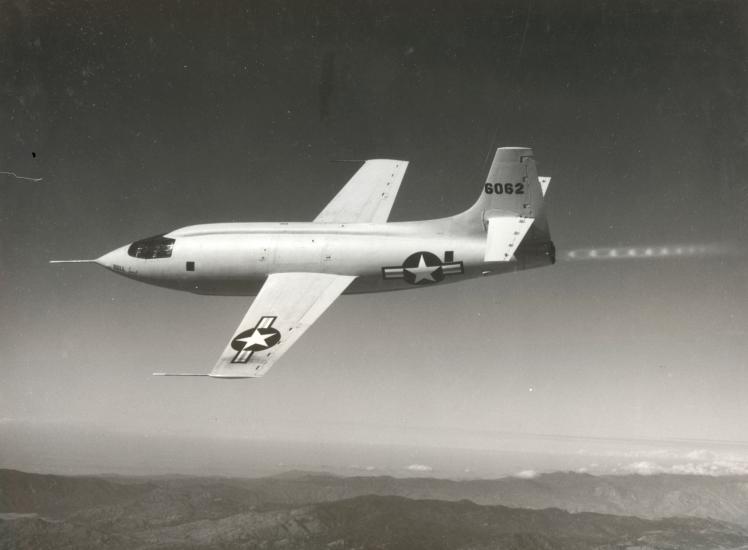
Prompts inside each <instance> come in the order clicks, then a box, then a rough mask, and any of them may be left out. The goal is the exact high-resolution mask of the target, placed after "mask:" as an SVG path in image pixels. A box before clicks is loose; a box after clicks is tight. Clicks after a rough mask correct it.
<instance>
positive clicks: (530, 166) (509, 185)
mask: <svg viewBox="0 0 748 550" xmlns="http://www.w3.org/2000/svg"><path fill="white" fill-rule="evenodd" d="M549 182H550V178H545V177H543V178H538V172H537V168H536V166H535V158H534V156H533V152H532V149H529V148H527V147H501V148H499V149H497V150H496V155H495V156H494V159H493V163H492V164H491V169H490V170H489V172H488V177H487V178H486V183H485V185H484V186H483V189H482V190H481V194H480V197H479V198H478V200H477V202H476V203H475V204H474V205H473V206H472V207H470V208H469V209H468V210H466V211H465V212H463V213H462V214H459V215H457V216H455V218H454V222H455V223H456V225H457V226H458V227H459V228H460V229H462V230H466V231H469V232H471V233H474V232H486V255H485V261H487V262H493V261H508V260H510V259H512V257H515V256H517V257H519V255H521V254H520V252H521V249H524V250H525V251H528V250H530V249H533V255H535V254H537V252H538V250H535V249H538V248H540V249H543V250H546V252H545V253H543V255H545V256H550V257H551V261H553V257H552V256H553V243H552V242H551V239H550V233H549V230H548V222H547V220H546V217H545V212H544V209H543V196H544V195H545V191H546V189H547V188H548V184H549Z"/></svg>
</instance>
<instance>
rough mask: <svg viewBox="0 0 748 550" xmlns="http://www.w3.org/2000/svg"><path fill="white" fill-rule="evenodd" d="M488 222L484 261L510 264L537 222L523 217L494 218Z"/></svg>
mask: <svg viewBox="0 0 748 550" xmlns="http://www.w3.org/2000/svg"><path fill="white" fill-rule="evenodd" d="M487 221H488V235H487V237H486V254H485V256H484V258H483V261H485V262H508V261H509V260H511V259H512V258H513V257H514V252H515V251H516V250H517V248H518V247H519V245H520V243H521V242H522V239H524V238H525V235H526V234H527V231H528V230H529V229H530V226H532V222H533V221H535V220H534V219H533V218H525V217H522V216H494V217H490V218H488V220H487Z"/></svg>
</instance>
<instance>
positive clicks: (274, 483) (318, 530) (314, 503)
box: [0, 470, 748, 550]
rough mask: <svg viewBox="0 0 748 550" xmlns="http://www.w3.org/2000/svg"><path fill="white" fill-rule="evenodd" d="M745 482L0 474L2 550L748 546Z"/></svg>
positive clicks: (569, 476) (558, 476) (561, 476)
mask: <svg viewBox="0 0 748 550" xmlns="http://www.w3.org/2000/svg"><path fill="white" fill-rule="evenodd" d="M747 518H748V479H746V478H741V477H706V476H676V475H657V476H638V475H630V476H592V475H587V474H576V473H553V474H546V475H541V476H538V477H536V478H533V479H519V478H502V479H496V480H470V481H453V480H444V479H428V478H418V479H398V478H392V477H352V478H346V477H337V476H331V475H326V474H313V473H304V472H292V473H289V474H285V475H282V476H276V477H269V478H259V479H239V478H198V477H176V476H175V477H159V478H123V477H117V476H109V477H86V476H83V477H70V476H58V475H41V474H32V473H24V472H19V471H15V470H0V549H6V548H7V549H11V548H13V549H16V548H17V549H21V548H29V549H31V548H71V549H72V548H81V549H84V548H113V549H118V548H123V549H124V548H128V549H132V548H142V549H156V548H159V549H171V548H185V547H188V548H200V549H209V548H281V547H282V548H291V549H295V548H311V549H316V548H325V549H329V548H340V549H344V548H382V549H400V548H403V549H405V548H412V549H418V548H423V549H426V548H428V549H439V548H443V549H448V548H450V549H451V548H460V549H483V548H511V549H518V550H519V549H549V548H559V549H572V548H579V549H593V548H595V549H613V548H616V549H623V548H628V549H644V548H649V549H660V548H662V549H665V548H668V549H672V548H693V549H702V548H703V549H706V548H743V549H748V519H747Z"/></svg>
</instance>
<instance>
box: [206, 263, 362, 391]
mask: <svg viewBox="0 0 748 550" xmlns="http://www.w3.org/2000/svg"><path fill="white" fill-rule="evenodd" d="M354 279H355V277H352V276H347V275H331V274H325V273H275V274H272V275H269V276H268V278H267V280H266V281H265V284H264V285H263V286H262V289H260V292H259V294H258V295H257V297H256V298H255V300H254V302H252V305H251V306H250V308H249V310H248V311H247V314H246V315H245V316H244V319H242V322H241V323H240V324H239V328H237V329H236V332H235V333H234V336H233V337H232V338H231V340H230V341H229V343H228V345H227V346H226V349H225V350H224V351H223V353H222V354H221V357H220V358H219V359H218V362H217V363H216V365H215V366H214V367H213V370H212V371H211V372H210V376H211V377H214V378H258V377H260V376H263V375H264V374H265V373H266V372H267V371H268V370H269V369H270V367H272V366H273V364H274V363H275V362H276V361H277V360H278V359H279V358H280V357H281V356H282V355H283V354H284V353H285V352H286V351H288V349H289V348H290V347H291V346H292V345H293V344H294V342H296V340H298V338H299V337H300V336H301V335H302V334H304V332H305V331H306V329H308V328H309V327H310V326H311V325H312V323H314V321H316V320H317V319H318V318H319V316H320V315H322V314H323V313H324V312H325V310H326V309H327V308H328V307H329V306H330V305H331V304H332V303H333V302H334V301H335V299H336V298H337V297H338V296H340V294H342V293H343V291H344V290H345V289H346V288H347V287H348V285H350V284H351V282H352V281H353V280H354Z"/></svg>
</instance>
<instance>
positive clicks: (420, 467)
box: [406, 464, 434, 472]
mask: <svg viewBox="0 0 748 550" xmlns="http://www.w3.org/2000/svg"><path fill="white" fill-rule="evenodd" d="M406 469H407V470H410V471H411V472H433V471H434V469H433V468H432V467H431V466H427V465H426V464H411V465H410V466H408V467H407V468H406Z"/></svg>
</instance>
